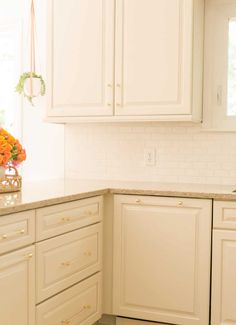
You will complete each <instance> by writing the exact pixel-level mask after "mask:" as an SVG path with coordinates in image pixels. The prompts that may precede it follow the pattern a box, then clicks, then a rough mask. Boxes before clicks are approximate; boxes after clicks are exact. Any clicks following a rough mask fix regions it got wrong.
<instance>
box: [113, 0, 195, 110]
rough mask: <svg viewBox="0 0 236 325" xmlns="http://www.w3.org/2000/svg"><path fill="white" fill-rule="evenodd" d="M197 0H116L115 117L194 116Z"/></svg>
mask: <svg viewBox="0 0 236 325" xmlns="http://www.w3.org/2000/svg"><path fill="white" fill-rule="evenodd" d="M193 2H194V1H192V0H149V1H147V0H139V1H137V0H117V11H116V15H117V16H116V52H117V53H116V107H115V113H116V115H178V114H191V108H192V97H191V96H192V66H193V65H192V64H193ZM199 46H200V45H199Z"/></svg>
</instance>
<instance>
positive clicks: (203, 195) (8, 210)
mask: <svg viewBox="0 0 236 325" xmlns="http://www.w3.org/2000/svg"><path fill="white" fill-rule="evenodd" d="M108 193H110V194H123V195H125V194H126V195H140V196H142V195H150V196H168V197H182V198H195V199H208V200H209V199H210V200H218V201H236V194H230V193H214V192H196V191H195V192H194V191H181V190H180V191H178V190H172V191H170V190H153V189H137V188H136V189H134V188H129V189H124V188H123V189H122V188H119V187H117V188H115V187H110V188H109V187H104V188H101V189H97V190H91V191H84V192H80V193H75V194H70V195H65V196H58V197H54V198H48V199H43V200H39V201H33V202H28V203H19V204H16V205H12V206H6V207H2V208H0V216H3V215H8V214H12V213H17V212H22V211H26V210H33V209H39V208H42V207H47V206H51V205H55V204H62V203H67V202H71V201H76V200H80V199H85V198H89V197H94V196H99V195H104V194H108Z"/></svg>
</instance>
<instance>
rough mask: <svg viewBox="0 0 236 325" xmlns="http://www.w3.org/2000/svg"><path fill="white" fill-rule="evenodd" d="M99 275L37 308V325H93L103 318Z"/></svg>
mask: <svg viewBox="0 0 236 325" xmlns="http://www.w3.org/2000/svg"><path fill="white" fill-rule="evenodd" d="M101 313H102V311H101V274H100V273H98V274H96V275H94V276H92V277H90V278H88V279H86V280H84V281H82V282H81V283H79V284H77V285H75V286H73V287H71V288H69V289H67V290H66V291H64V292H62V293H60V294H58V295H57V296H55V297H53V298H51V299H49V300H47V301H46V302H43V303H42V304H40V305H39V306H38V307H37V325H68V324H73V325H92V324H93V323H94V322H96V321H97V320H98V319H99V318H100V317H101Z"/></svg>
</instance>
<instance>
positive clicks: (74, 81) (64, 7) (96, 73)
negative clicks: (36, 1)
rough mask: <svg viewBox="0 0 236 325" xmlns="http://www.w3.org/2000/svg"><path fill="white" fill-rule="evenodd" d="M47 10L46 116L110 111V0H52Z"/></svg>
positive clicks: (88, 114)
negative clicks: (47, 86)
mask: <svg viewBox="0 0 236 325" xmlns="http://www.w3.org/2000/svg"><path fill="white" fill-rule="evenodd" d="M48 11H49V33H50V34H49V43H48V49H49V53H48V56H49V58H48V62H49V66H48V85H49V89H48V115H49V116H91V115H112V113H113V89H112V88H113V66H114V62H113V59H114V55H113V52H114V0H60V1H56V0H50V1H49V10H48Z"/></svg>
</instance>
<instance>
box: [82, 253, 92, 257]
mask: <svg viewBox="0 0 236 325" xmlns="http://www.w3.org/2000/svg"><path fill="white" fill-rule="evenodd" d="M84 255H85V256H92V252H84Z"/></svg>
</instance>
